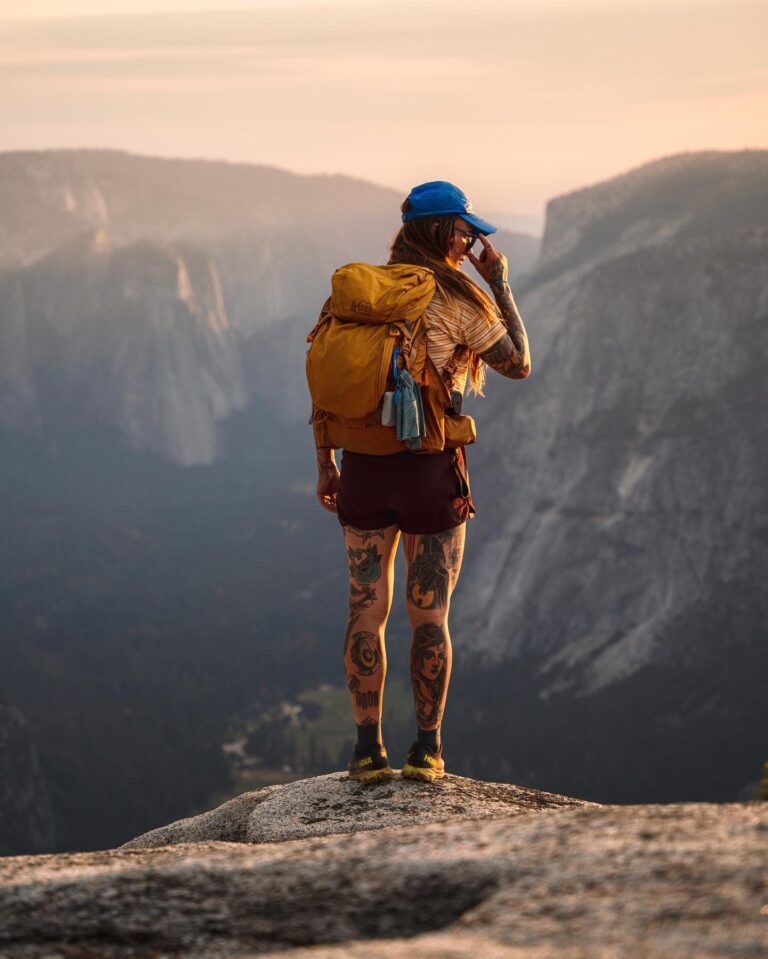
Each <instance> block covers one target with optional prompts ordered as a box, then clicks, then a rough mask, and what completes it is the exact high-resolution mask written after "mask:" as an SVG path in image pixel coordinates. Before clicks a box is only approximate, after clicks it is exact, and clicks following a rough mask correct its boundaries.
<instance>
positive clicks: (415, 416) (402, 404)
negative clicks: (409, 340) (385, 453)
mask: <svg viewBox="0 0 768 959" xmlns="http://www.w3.org/2000/svg"><path fill="white" fill-rule="evenodd" d="M399 352H400V350H399V349H396V350H395V351H394V355H393V357H392V366H393V369H394V375H395V395H394V397H393V399H392V401H393V405H394V407H395V429H396V431H397V438H398V439H399V440H401V441H402V442H404V443H405V445H406V446H407V447H408V449H411V450H418V449H421V440H422V438H423V437H424V436H426V429H425V427H424V407H423V406H422V403H421V390H420V389H419V387H418V386H417V385H416V383H415V382H414V379H413V377H412V376H411V374H410V373H409V372H408V370H406V369H405V368H403V369H398V368H397V356H398V353H399Z"/></svg>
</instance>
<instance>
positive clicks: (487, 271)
mask: <svg viewBox="0 0 768 959" xmlns="http://www.w3.org/2000/svg"><path fill="white" fill-rule="evenodd" d="M479 239H480V242H481V243H482V244H483V251H482V253H481V254H480V256H475V254H474V253H473V252H472V251H471V250H467V258H468V260H469V262H470V263H471V264H472V266H474V268H475V269H476V270H477V272H478V273H479V274H480V276H482V278H483V279H484V280H485V282H486V283H490V284H491V286H496V287H499V286H503V285H504V284H505V283H506V282H507V280H508V278H509V266H508V264H507V258H506V257H505V256H504V254H503V253H500V252H499V251H498V250H495V249H494V247H493V244H492V243H491V241H490V240H489V239H488V237H487V236H483V234H482V233H481V234H480V237H479Z"/></svg>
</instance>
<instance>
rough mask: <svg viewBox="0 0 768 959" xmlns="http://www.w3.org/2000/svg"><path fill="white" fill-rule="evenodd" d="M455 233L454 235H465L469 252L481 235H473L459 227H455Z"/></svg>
mask: <svg viewBox="0 0 768 959" xmlns="http://www.w3.org/2000/svg"><path fill="white" fill-rule="evenodd" d="M453 232H454V234H456V233H461V234H462V235H463V237H464V242H465V243H466V244H467V251H469V250H471V249H472V247H473V246H474V245H475V243H476V242H477V240H478V239H479V237H480V234H479V233H472V232H471V231H470V230H462V229H460V228H459V227H454V230H453Z"/></svg>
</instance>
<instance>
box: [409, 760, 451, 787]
mask: <svg viewBox="0 0 768 959" xmlns="http://www.w3.org/2000/svg"><path fill="white" fill-rule="evenodd" d="M401 775H402V777H403V779H417V780H419V782H423V783H433V782H434V781H435V780H436V779H445V767H443V768H442V769H431V768H424V767H423V766H411V765H410V764H409V763H406V764H405V765H404V766H403V770H402V774H401Z"/></svg>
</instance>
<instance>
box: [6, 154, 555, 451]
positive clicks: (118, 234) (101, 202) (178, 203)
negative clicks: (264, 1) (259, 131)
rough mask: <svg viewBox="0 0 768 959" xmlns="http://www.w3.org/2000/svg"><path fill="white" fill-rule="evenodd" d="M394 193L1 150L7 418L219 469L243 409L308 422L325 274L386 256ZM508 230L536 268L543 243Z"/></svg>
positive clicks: (208, 166) (222, 170) (220, 167)
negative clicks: (82, 423)
mask: <svg viewBox="0 0 768 959" xmlns="http://www.w3.org/2000/svg"><path fill="white" fill-rule="evenodd" d="M399 203H400V198H399V197H398V195H397V194H396V193H395V192H394V191H392V190H386V189H382V188H380V187H376V186H373V185H372V184H368V183H364V182H363V181H359V180H353V179H350V178H348V177H327V176H326V177H322V176H318V177H301V176H296V175H294V174H290V173H286V172H283V171H280V170H274V169H270V168H266V167H257V166H253V165H237V164H228V163H214V162H204V161H190V160H187V161H179V160H163V159H159V158H151V157H139V156H132V155H129V154H123V153H118V152H114V151H99V150H93V151H51V152H48V153H12V154H4V155H0V209H2V211H3V212H2V214H0V269H2V272H1V273H0V315H1V316H2V320H3V322H2V326H0V422H2V423H5V424H7V425H10V426H12V427H13V428H14V429H21V430H24V429H27V428H30V427H32V426H35V427H36V428H37V429H38V430H43V431H44V430H45V425H46V423H47V424H48V431H49V432H51V431H53V430H54V429H55V427H54V426H52V423H51V420H52V419H53V420H55V418H56V416H57V415H59V414H60V413H61V412H62V411H72V412H73V414H74V415H76V416H83V415H84V416H85V417H86V418H88V419H89V420H91V421H95V422H100V423H103V424H104V425H105V426H106V427H107V428H108V429H109V430H111V431H114V432H117V434H118V435H120V436H121V437H122V438H123V439H124V441H125V442H126V443H127V444H128V445H130V446H131V447H132V448H134V449H137V450H142V449H147V450H151V451H153V452H155V453H158V454H160V455H161V456H162V457H164V458H165V459H168V460H170V461H172V462H176V463H179V464H182V465H192V464H210V463H213V462H214V461H215V460H216V459H217V457H218V456H219V455H220V429H219V424H220V423H221V421H222V420H223V419H225V418H227V417H229V416H230V415H231V414H232V413H234V412H236V411H238V410H241V409H243V408H244V406H245V405H246V404H247V403H248V402H251V403H259V404H265V405H266V407H267V411H268V413H269V415H272V413H273V412H276V413H277V415H278V417H282V418H284V419H285V418H287V419H288V420H289V421H291V422H295V423H297V422H302V421H303V420H305V418H306V409H307V399H306V388H305V385H304V382H303V357H304V350H305V346H304V338H305V336H306V333H307V331H308V330H309V329H311V327H312V324H313V323H314V320H315V318H316V316H317V313H318V310H319V308H320V305H321V304H322V302H323V301H324V299H325V297H326V296H327V295H328V292H329V277H330V275H331V273H332V272H333V270H334V269H336V268H337V267H338V266H339V265H340V264H342V263H344V262H347V261H350V260H360V259H363V260H370V261H372V262H383V261H385V260H386V256H387V242H388V240H389V238H390V237H391V236H392V235H393V234H394V232H395V230H396V229H397V227H398V222H397V220H398V218H397V210H398V206H399ZM507 236H508V240H509V242H510V244H511V245H512V247H513V248H514V250H515V253H516V263H517V266H518V269H519V270H524V269H526V268H527V267H528V266H530V264H531V263H532V262H533V258H534V256H535V254H536V251H537V249H538V243H536V242H535V241H533V239H532V238H525V237H521V236H519V235H512V234H509V235H507ZM527 241H530V242H527ZM241 355H242V356H245V357H246V358H247V363H246V368H245V369H243V365H242V362H241ZM275 363H277V364H279V367H280V369H279V370H278V380H277V382H275V381H274V379H273V374H274V373H275ZM286 384H287V385H288V386H289V389H288V390H286V388H285V387H286Z"/></svg>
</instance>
